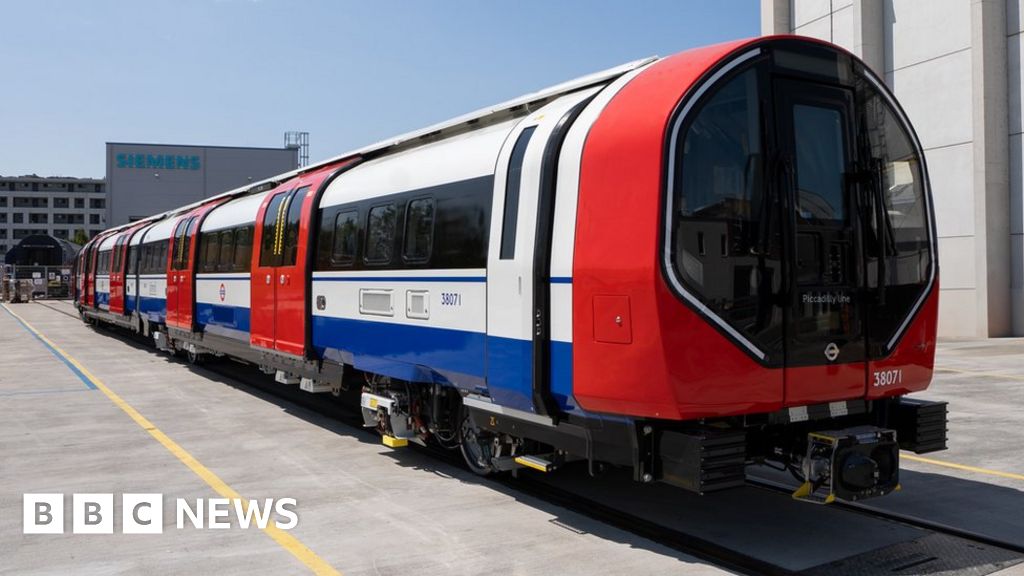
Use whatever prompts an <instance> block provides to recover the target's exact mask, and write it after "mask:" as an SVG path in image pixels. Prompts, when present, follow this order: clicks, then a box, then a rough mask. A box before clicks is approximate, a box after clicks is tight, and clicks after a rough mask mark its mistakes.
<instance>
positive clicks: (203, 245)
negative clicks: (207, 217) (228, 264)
mask: <svg viewBox="0 0 1024 576" xmlns="http://www.w3.org/2000/svg"><path fill="white" fill-rule="evenodd" d="M199 248H200V252H201V253H200V255H199V265H198V266H197V268H198V269H199V271H200V272H216V270H217V255H218V254H220V238H219V237H218V236H217V233H216V232H207V233H205V234H203V235H201V236H200V239H199Z"/></svg>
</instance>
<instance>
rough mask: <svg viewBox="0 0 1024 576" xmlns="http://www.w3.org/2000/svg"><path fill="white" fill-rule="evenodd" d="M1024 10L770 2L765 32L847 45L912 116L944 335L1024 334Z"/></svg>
mask: <svg viewBox="0 0 1024 576" xmlns="http://www.w3.org/2000/svg"><path fill="white" fill-rule="evenodd" d="M1022 3H1024V0H1010V1H1009V4H1010V5H1009V6H1007V2H1006V0H971V1H968V0H831V2H830V0H762V32H763V33H764V34H780V33H781V34H785V33H796V34H800V35H805V36H812V37H815V38H821V39H824V40H829V41H831V42H834V43H836V44H838V45H840V46H843V47H844V48H846V49H848V50H850V51H851V52H853V53H854V54H857V55H858V56H860V57H861V58H863V59H864V60H865V61H866V62H867V63H868V64H869V65H870V66H871V67H872V68H873V69H874V70H875V71H876V72H878V73H879V74H880V75H882V76H883V77H884V78H885V81H886V83H887V84H888V85H889V87H890V88H892V89H893V91H894V92H895V94H896V97H897V98H898V99H899V101H900V103H901V104H902V106H903V107H904V108H905V109H906V111H907V114H908V115H909V116H910V120H911V122H912V123H913V125H914V128H915V130H916V131H917V134H918V136H919V137H920V139H921V143H922V145H923V146H924V148H925V156H926V161H927V164H928V169H929V173H930V176H931V184H932V192H933V194H934V198H935V212H936V223H937V228H938V234H939V258H940V270H941V279H940V280H941V290H942V292H941V296H940V306H939V316H940V318H939V332H940V334H941V335H944V336H1005V335H1010V334H1017V335H1024V245H1022V242H1024V240H1022V238H1024V224H1022V221H1024V206H1022V205H1024V202H1021V194H1022V193H1021V189H1022V184H1021V183H1022V173H1024V168H1022V166H1024V151H1022V145H1021V134H1022V133H1024V120H1022V114H1021V92H1022V86H1024V80H1022V78H1021V72H1020V63H1021V60H1022V54H1024V47H1022V43H1021V32H1022V31H1024V16H1022V15H1021V14H1022V12H1024V10H1022V8H1021V4H1022ZM787 22H788V25H787ZM1007 126H1009V130H1008V129H1007ZM1011 290H1012V293H1011Z"/></svg>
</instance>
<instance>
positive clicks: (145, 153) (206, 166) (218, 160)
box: [107, 143, 298, 226]
mask: <svg viewBox="0 0 1024 576" xmlns="http://www.w3.org/2000/svg"><path fill="white" fill-rule="evenodd" d="M296 167H298V149H296V148H232V147H217V146H171V145H164V144H122V143H107V191H108V196H109V201H108V203H107V204H108V207H109V208H108V217H107V222H108V224H109V225H111V226H113V225H117V224H123V223H125V222H129V221H131V220H136V219H139V218H143V217H146V216H149V215H151V214H155V213H157V212H163V211H165V210H170V209H172V208H175V207H178V206H181V205H183V204H188V203H190V202H195V201H197V200H201V199H203V198H209V197H210V196H214V195H216V194H219V193H221V192H225V191H227V190H230V189H232V188H237V187H239V186H244V185H245V184H247V183H249V182H255V181H258V180H262V179H264V178H268V177H270V176H273V175H275V174H281V173H283V172H288V171H290V170H294V169H295V168H296Z"/></svg>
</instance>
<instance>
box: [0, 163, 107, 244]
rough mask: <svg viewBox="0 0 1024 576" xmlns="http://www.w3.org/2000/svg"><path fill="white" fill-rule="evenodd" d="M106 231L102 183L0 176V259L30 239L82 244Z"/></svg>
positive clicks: (67, 179) (90, 180)
mask: <svg viewBox="0 0 1024 576" xmlns="http://www.w3.org/2000/svg"><path fill="white" fill-rule="evenodd" d="M106 227H107V189H106V183H105V182H104V181H103V180H97V179H92V178H60V177H57V178H42V177H39V176H35V175H32V176H17V177H2V176H0V256H2V255H3V254H5V253H6V252H7V251H8V250H10V249H11V248H12V247H13V246H14V245H15V244H17V243H18V242H19V241H20V240H22V239H24V238H27V237H29V236H34V235H39V234H44V235H49V236H53V237H54V238H58V239H61V240H71V241H74V240H75V239H76V236H77V237H78V239H79V241H81V240H82V238H81V235H85V236H86V237H91V236H92V235H93V234H96V233H98V232H100V231H101V230H103V229H104V228H106ZM79 231H81V234H79Z"/></svg>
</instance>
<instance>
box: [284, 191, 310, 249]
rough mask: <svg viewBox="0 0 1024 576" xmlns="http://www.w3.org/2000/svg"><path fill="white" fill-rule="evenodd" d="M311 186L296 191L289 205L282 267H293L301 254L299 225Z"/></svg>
mask: <svg viewBox="0 0 1024 576" xmlns="http://www.w3.org/2000/svg"><path fill="white" fill-rule="evenodd" d="M308 192H309V186H303V187H302V188H299V189H298V190H296V191H295V193H294V194H293V195H292V199H291V201H290V202H289V203H288V211H287V216H286V218H285V226H284V235H283V237H282V243H283V245H282V249H281V252H280V254H281V260H282V261H281V264H280V265H281V266H293V265H294V264H295V259H296V256H297V255H298V253H299V223H300V222H301V220H302V205H303V204H305V200H306V193H308Z"/></svg>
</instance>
